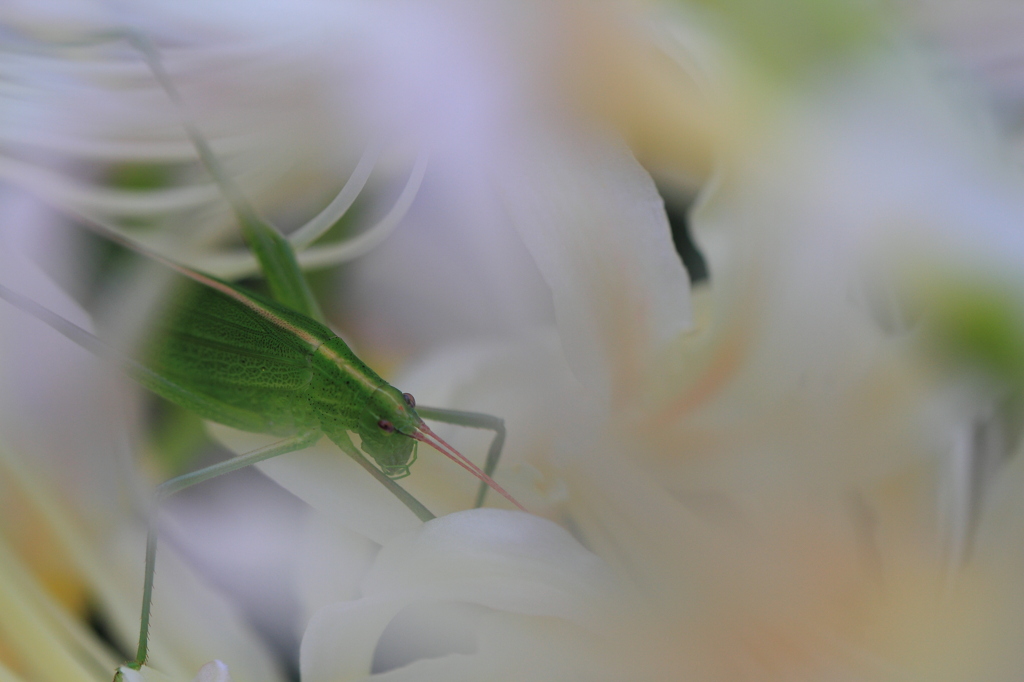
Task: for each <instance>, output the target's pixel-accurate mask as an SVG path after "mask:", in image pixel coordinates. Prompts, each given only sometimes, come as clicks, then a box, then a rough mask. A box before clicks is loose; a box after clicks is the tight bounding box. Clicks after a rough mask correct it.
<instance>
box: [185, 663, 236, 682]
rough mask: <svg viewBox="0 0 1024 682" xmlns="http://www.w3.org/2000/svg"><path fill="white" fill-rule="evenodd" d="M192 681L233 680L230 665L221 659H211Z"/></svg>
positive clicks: (225, 681) (218, 681)
mask: <svg viewBox="0 0 1024 682" xmlns="http://www.w3.org/2000/svg"><path fill="white" fill-rule="evenodd" d="M192 682H232V680H231V673H230V672H229V671H228V667H227V666H226V665H224V663H223V662H221V661H210V662H209V663H207V664H206V665H204V666H203V667H202V668H200V669H199V673H198V674H197V675H196V677H195V679H194V680H192Z"/></svg>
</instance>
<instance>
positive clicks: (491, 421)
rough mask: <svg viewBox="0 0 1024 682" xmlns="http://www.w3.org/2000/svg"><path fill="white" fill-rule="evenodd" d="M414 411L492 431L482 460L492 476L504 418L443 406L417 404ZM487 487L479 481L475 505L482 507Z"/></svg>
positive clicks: (441, 419)
mask: <svg viewBox="0 0 1024 682" xmlns="http://www.w3.org/2000/svg"><path fill="white" fill-rule="evenodd" d="M416 412H417V414H419V415H420V416H421V417H423V418H424V419H430V420H433V421H437V422H443V423H445V424H455V425H456V426H466V427H468V428H471V429H486V430H488V431H494V438H492V439H491V446H490V447H489V448H488V449H487V459H486V461H485V462H484V473H485V474H487V475H488V476H490V477H492V478H493V476H494V470H495V469H497V468H498V460H499V459H500V458H501V449H502V448H503V447H504V445H505V420H504V419H502V418H500V417H495V416H493V415H490V414H484V413H483V412H466V411H464V410H449V409H447V408H443V407H426V406H421V405H417V406H416ZM487 491H488V487H487V484H486V483H484V482H481V483H480V489H479V490H478V491H477V495H476V506H477V507H482V506H483V504H484V498H485V497H486V496H487Z"/></svg>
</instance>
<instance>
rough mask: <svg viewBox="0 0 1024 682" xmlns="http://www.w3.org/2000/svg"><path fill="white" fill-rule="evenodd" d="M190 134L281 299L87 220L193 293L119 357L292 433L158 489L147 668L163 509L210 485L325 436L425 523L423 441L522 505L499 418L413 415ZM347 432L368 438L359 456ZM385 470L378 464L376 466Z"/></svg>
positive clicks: (229, 413)
mask: <svg viewBox="0 0 1024 682" xmlns="http://www.w3.org/2000/svg"><path fill="white" fill-rule="evenodd" d="M119 37H121V38H126V39H128V40H129V41H130V42H132V43H133V44H134V45H135V46H136V47H137V48H138V49H139V50H140V52H141V53H142V54H143V55H144V57H145V58H146V60H147V62H148V63H149V66H150V68H151V69H152V71H153V73H154V75H155V76H156V78H157V80H158V81H159V82H160V84H161V86H162V87H163V88H164V90H165V91H166V92H167V94H168V95H169V96H170V99H171V100H172V101H173V103H174V105H175V106H177V107H179V109H180V108H181V102H180V98H179V96H178V94H177V92H176V90H175V88H174V86H173V83H172V82H171V81H170V79H169V77H168V76H167V74H166V73H165V72H164V70H163V67H162V65H161V63H160V61H159V58H158V56H157V54H156V51H155V49H154V48H153V47H152V46H151V45H150V44H149V43H148V41H146V40H145V39H144V38H140V37H139V36H136V35H120V36H119ZM182 122H183V125H184V127H185V129H186V132H187V134H188V136H189V138H190V139H191V140H192V142H193V144H194V146H195V147H196V149H197V151H198V153H199V157H200V159H201V160H202V161H203V163H204V164H205V165H206V167H207V169H208V170H209V171H210V173H211V175H212V176H213V178H214V181H215V182H216V183H217V184H218V185H219V186H220V187H221V188H222V190H223V191H224V194H225V196H226V197H227V199H228V201H229V203H230V204H231V206H232V208H233V210H234V212H235V215H236V217H237V219H238V221H239V223H240V224H241V226H242V231H243V236H244V237H245V239H246V242H247V243H248V245H249V247H250V249H251V250H252V251H253V253H254V254H255V255H256V257H257V260H258V262H259V263H260V265H261V267H262V269H263V272H264V274H265V276H266V279H267V281H268V283H269V285H270V289H271V291H272V293H273V298H266V297H263V296H260V295H258V294H255V293H252V292H249V291H247V290H245V289H242V288H240V287H238V286H235V285H233V284H231V283H229V282H226V281H224V280H221V279H218V278H216V277H213V276H211V275H207V274H205V273H202V272H199V271H197V270H193V269H191V268H188V267H186V266H184V265H180V264H178V263H175V262H173V261H171V260H168V259H166V258H164V257H162V256H160V255H158V254H155V253H153V252H151V251H148V250H146V249H144V248H142V247H140V246H138V245H137V244H135V243H133V242H131V241H130V240H128V239H125V238H124V237H122V236H121V235H120V234H118V233H117V232H116V231H114V230H111V229H109V228H108V227H107V226H105V225H103V224H102V223H99V222H97V221H95V220H92V221H85V223H84V224H86V225H87V226H89V227H91V228H92V229H93V230H94V231H97V232H99V233H100V234H101V235H102V236H104V237H105V238H107V239H110V240H112V241H114V242H116V243H118V244H120V245H122V246H124V247H126V248H129V249H131V250H132V251H135V252H136V253H139V254H141V255H143V256H145V257H147V258H149V259H151V260H152V261H154V262H157V263H160V264H162V265H163V266H165V267H167V268H170V269H171V270H173V271H175V272H176V273H178V274H179V275H182V276H184V278H185V284H184V286H183V291H182V292H181V295H180V297H179V298H178V299H177V302H176V303H175V304H174V305H173V306H172V307H171V308H170V311H169V313H168V314H167V315H166V316H165V319H164V320H162V321H161V322H160V323H159V325H157V329H156V330H155V333H154V335H153V339H154V341H153V342H152V343H151V344H149V347H148V348H146V349H145V350H144V351H142V352H141V353H140V354H139V355H138V356H137V357H123V356H115V359H116V361H117V362H118V363H119V364H121V365H122V366H123V367H124V368H125V369H126V371H127V372H128V373H129V374H130V375H131V376H132V377H133V378H135V379H136V380H137V381H138V382H139V383H140V384H142V385H143V386H145V387H146V388H148V389H150V390H152V391H153V392H155V393H157V394H158V395H161V396H162V397H164V398H166V399H168V400H170V401H171V402H173V403H176V404H178V405H180V406H182V407H185V408H187V409H189V410H192V411H194V412H196V413H197V414H199V415H200V416H201V417H203V418H205V419H208V420H210V421H214V422H219V423H222V424H225V425H228V426H232V427H235V428H238V429H241V430H246V431H253V432H260V433H267V434H271V435H277V436H282V437H283V438H284V440H281V441H279V442H277V443H274V444H272V445H269V446H266V447H263V448H260V449H258V450H255V451H252V452H249V453H246V454H243V455H239V456H237V457H234V458H232V459H229V460H227V461H224V462H221V463H219V464H215V465H213V466H210V467H207V468H204V469H201V470H199V471H195V472H191V473H188V474H185V475H182V476H178V477H176V478H173V479H171V480H169V481H167V482H165V483H163V484H162V485H160V486H159V487H158V489H157V493H156V499H155V502H154V505H153V509H152V511H151V519H150V531H149V535H148V538H147V546H146V569H145V581H144V589H143V603H142V616H141V628H140V634H139V642H138V649H137V652H136V657H135V659H134V660H133V661H131V662H130V663H128V664H127V665H128V667H130V668H134V669H139V668H141V667H142V665H143V664H144V663H145V661H146V658H147V653H148V630H149V619H150V607H151V603H152V593H153V577H154V567H155V558H156V543H157V532H156V522H155V518H156V511H157V505H158V504H159V502H160V501H161V500H162V499H164V498H166V497H167V496H169V495H171V494H173V493H175V492H178V491H180V490H183V489H185V488H188V487H190V486H192V485H195V484H197V483H200V482H202V481H206V480H209V479H211V478H214V477H216V476H220V475H222V474H226V473H228V472H231V471H235V470H237V469H241V468H243V467H247V466H250V465H252V464H255V463H257V462H261V461H264V460H266V459H269V458H272V457H276V456H278V455H283V454H286V453H289V452H294V451H297V450H300V449H303V448H306V447H309V446H311V445H313V444H314V443H316V442H317V441H318V440H319V439H320V438H321V437H322V436H327V437H328V438H329V439H330V440H331V441H333V442H334V443H335V444H336V445H338V447H339V448H341V450H342V451H344V452H345V453H346V454H347V455H349V456H350V457H352V458H353V459H354V460H355V461H356V462H357V463H358V464H360V466H362V467H363V468H364V469H365V470H366V471H367V472H368V473H369V474H370V475H371V476H373V477H374V478H375V479H376V480H377V481H379V482H380V483H381V484H382V485H384V486H385V487H386V488H387V489H388V490H389V491H390V492H392V493H393V494H394V495H395V496H396V497H397V498H398V499H399V500H400V501H401V502H402V503H403V504H405V505H406V506H407V507H408V508H409V509H410V511H412V512H413V513H414V514H415V515H416V516H417V517H418V518H419V519H421V520H423V521H427V520H430V519H432V518H434V515H433V514H431V512H430V511H429V510H427V509H426V508H425V507H424V506H423V505H422V504H421V503H420V502H419V501H418V500H416V499H415V498H414V497H413V496H412V495H410V494H409V493H408V492H406V491H405V490H404V489H403V488H401V487H400V486H399V485H398V484H397V483H396V482H395V479H400V478H403V477H404V476H406V475H408V474H409V467H410V465H411V464H412V462H413V461H414V460H415V456H416V446H417V444H418V443H419V442H423V443H426V444H428V445H430V446H431V447H433V448H434V449H436V450H438V451H439V452H441V453H442V454H444V455H445V456H447V457H449V458H450V459H452V460H453V461H455V462H456V463H457V464H459V465H460V466H462V467H463V468H464V469H466V470H467V471H469V472H470V473H472V474H473V475H475V476H476V477H477V478H479V479H480V480H481V487H480V491H479V493H478V495H477V506H480V505H481V504H482V503H483V500H484V495H485V492H486V490H487V487H490V488H492V489H493V490H495V491H496V492H497V493H499V494H501V495H502V496H503V497H505V498H506V499H508V500H509V501H510V502H511V503H512V504H514V505H515V506H516V507H518V508H519V509H523V507H522V505H520V504H519V503H518V502H517V501H516V500H515V499H514V498H513V497H512V496H511V495H509V494H508V493H507V492H506V491H505V490H504V489H503V488H502V487H501V486H499V485H498V484H497V483H495V482H494V481H493V479H492V478H491V474H492V473H493V471H494V469H495V467H496V466H497V461H498V458H499V456H500V452H501V447H502V445H503V442H504V435H505V431H504V424H503V422H502V420H501V419H499V418H496V417H492V416H490V415H486V414H480V413H475V412H463V411H458V410H448V409H441V408H428V407H423V406H419V407H417V406H416V404H415V401H414V399H413V397H412V396H411V395H409V394H408V393H402V392H400V391H399V390H398V389H396V388H394V387H393V386H391V385H390V384H388V383H387V382H386V381H384V380H383V379H382V378H381V377H380V376H379V375H377V374H376V373H375V372H374V371H373V370H372V369H370V368H369V367H368V366H367V365H366V364H365V363H363V362H362V361H361V360H360V359H359V358H358V357H356V355H355V354H354V353H353V352H352V351H351V350H350V349H349V347H348V346H347V345H346V344H345V342H344V341H343V340H342V339H341V338H339V337H338V336H337V335H336V334H334V333H333V332H332V331H331V330H330V329H329V328H328V327H327V326H326V325H325V324H323V323H322V322H320V321H318V320H317V319H316V318H318V317H319V312H318V308H317V306H316V304H315V302H314V301H313V299H312V295H311V293H310V290H309V288H308V287H307V285H306V283H305V279H304V277H303V275H302V273H301V271H300V270H299V267H298V264H297V262H296V258H295V255H294V252H293V251H292V248H291V246H290V245H289V243H288V242H287V241H286V240H285V239H284V238H283V237H282V236H281V235H280V234H279V233H278V232H277V231H276V229H274V228H273V227H272V226H270V225H269V224H267V223H266V222H264V221H263V220H261V219H259V218H258V217H257V216H256V214H255V212H254V211H253V210H252V208H251V207H250V206H249V204H248V202H247V201H246V200H245V198H244V197H243V195H242V194H241V192H240V191H239V190H238V189H237V188H236V187H235V186H234V184H233V183H232V182H231V181H230V179H229V178H227V177H226V176H225V175H224V174H223V173H222V172H221V170H220V168H219V165H218V164H217V161H216V158H215V157H214V155H213V152H212V150H211V149H210V148H209V146H208V144H207V143H206V141H205V140H204V138H203V137H202V136H201V134H200V133H199V132H198V130H197V129H196V127H195V126H194V125H193V124H192V123H191V122H190V121H189V120H188V119H187V117H185V116H182ZM0 298H3V299H5V300H7V301H8V302H9V303H11V304H13V305H15V306H16V307H18V308H20V309H21V310H23V311H25V312H27V313H29V314H31V315H33V316H35V317H37V318H38V319H40V320H41V321H43V322H45V323H46V324H48V325H50V326H51V327H53V328H54V329H56V330H57V331H58V332H60V333H61V334H63V335H65V336H66V337H68V338H69V339H71V340H72V341H74V342H76V343H78V344H79V345H81V346H83V347H85V348H87V349H89V350H91V351H94V352H96V353H97V354H99V355H102V356H108V357H109V356H111V355H115V354H114V351H112V350H111V349H110V347H109V346H107V345H106V344H105V343H104V342H103V341H101V340H100V339H99V338H97V337H95V336H94V335H92V334H91V333H89V332H87V331H85V330H83V329H81V328H79V327H77V326H75V325H74V324H72V323H71V322H68V321H67V320H64V319H63V318H61V317H60V316H58V315H56V314H55V313H52V312H51V311H49V310H47V309H46V308H43V307H42V306H39V305H38V304H36V303H35V302H34V301H32V300H31V299H28V298H27V297H25V296H22V295H21V294H18V293H17V292H14V291H12V290H10V289H8V288H6V287H3V286H0ZM423 418H427V419H433V420H436V421H443V422H447V423H452V424H456V425H462V426H467V427H472V428H483V429H489V430H493V431H494V432H495V436H494V438H493V440H492V442H491V446H490V449H489V451H488V454H487V460H486V463H485V466H484V469H483V470H481V469H480V468H479V467H477V466H476V465H475V464H473V463H472V462H471V461H470V460H468V459H467V458H466V457H464V456H463V455H462V454H460V453H459V452H458V451H456V450H455V449H454V448H453V447H451V446H450V445H448V444H447V443H446V442H445V441H443V440H442V439H441V438H440V437H438V436H437V435H436V434H435V433H434V432H433V431H431V430H430V428H429V427H428V426H427V425H426V424H425V423H424V422H423ZM351 434H356V435H357V436H358V437H359V441H360V442H359V446H358V447H357V446H356V444H355V443H354V442H353V439H352V437H351ZM364 455H369V457H370V458H372V459H373V460H374V462H376V465H377V466H374V464H373V463H371V462H370V461H369V460H368V459H367V457H366V456H364Z"/></svg>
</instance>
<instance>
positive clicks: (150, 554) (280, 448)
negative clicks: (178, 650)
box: [128, 431, 322, 670]
mask: <svg viewBox="0 0 1024 682" xmlns="http://www.w3.org/2000/svg"><path fill="white" fill-rule="evenodd" d="M321 435H322V434H321V433H320V432H319V431H310V432H308V433H303V434H300V435H298V436H295V437H293V438H289V439H287V440H283V441H278V442H277V443H273V444H271V445H268V446H266V447H262V448H259V449H258V450H253V451H252V452H249V453H246V454H244V455H239V456H238V457H233V458H231V459H229V460H226V461H224V462H219V463H217V464H214V465H212V466H208V467H206V468H204V469H199V470H198V471H193V472H191V473H187V474H183V475H181V476H177V477H176V478H172V479H170V480H169V481H166V482H164V483H162V484H160V486H158V487H157V489H156V494H155V495H154V497H153V504H152V506H151V508H150V511H149V531H148V533H147V535H146V569H145V570H146V573H145V578H144V581H143V588H142V619H141V620H142V623H141V627H140V629H139V647H138V649H137V650H136V654H135V660H134V661H132V662H131V663H129V664H128V667H129V668H133V669H135V670H139V669H140V668H142V666H143V665H144V664H145V663H146V657H147V656H148V655H149V619H150V612H151V607H152V604H153V575H154V571H155V569H156V541H157V536H158V523H157V517H158V514H159V510H160V503H161V502H163V500H165V499H166V498H168V497H170V496H171V495H173V494H174V493H176V492H179V491H181V490H184V489H185V488H189V487H191V486H194V485H196V484H197V483H202V482H203V481H208V480H210V479H211V478H216V477H218V476H222V475H224V474H227V473H230V472H232V471H237V470H238V469H243V468H245V467H247V466H251V465H253V464H256V463H257V462H262V461H263V460H266V459H270V458H271V457H277V456H278V455H284V454H287V453H289V452H295V451H296V450H303V449H305V448H308V447H309V446H311V445H313V444H314V443H316V442H317V441H318V440H320V437H321Z"/></svg>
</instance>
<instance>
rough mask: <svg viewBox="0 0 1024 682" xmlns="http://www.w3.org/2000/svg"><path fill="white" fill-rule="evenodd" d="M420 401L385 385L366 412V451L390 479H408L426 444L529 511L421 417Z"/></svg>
mask: <svg viewBox="0 0 1024 682" xmlns="http://www.w3.org/2000/svg"><path fill="white" fill-rule="evenodd" d="M415 408H416V400H415V399H414V398H413V397H412V395H410V394H409V393H400V392H399V391H398V389H396V388H394V387H392V386H389V385H384V386H382V387H380V388H378V389H377V390H376V391H374V393H373V395H372V396H371V397H370V401H369V404H368V405H367V409H366V410H365V411H364V417H363V420H364V423H363V429H362V433H361V435H362V439H363V441H362V442H363V450H364V451H365V452H366V453H367V454H368V455H370V456H371V457H373V459H374V461H376V462H377V465H378V466H379V467H380V468H381V471H383V472H384V474H385V475H387V476H388V477H390V478H404V477H406V476H408V475H409V467H410V466H411V465H412V463H413V462H414V461H415V459H416V444H417V443H421V442H422V443H426V444H427V445H429V446H430V447H432V448H433V449H435V450H437V451H438V452H440V453H441V454H442V455H444V456H445V457H447V458H448V459H450V460H452V461H453V462H455V463H456V464H458V465H459V466H461V467H462V468H463V469H465V470H466V471H468V472H469V473H471V474H473V475H474V476H476V477H477V478H478V479H480V480H481V481H483V482H484V483H486V484H487V485H488V486H490V488H491V489H492V490H494V492H496V493H498V494H499V495H501V496H502V497H504V498H505V499H507V500H508V501H509V502H511V503H512V504H514V505H515V506H516V507H518V508H519V509H521V510H523V511H526V509H525V508H524V507H523V505H521V504H519V502H517V501H516V499H515V498H514V497H512V496H511V495H509V494H508V493H507V492H506V491H505V489H504V488H502V487H501V486H500V485H498V484H497V483H495V482H494V480H493V479H492V478H491V477H490V476H488V475H487V474H485V473H484V472H483V471H481V469H480V467H478V466H477V465H476V464H474V463H473V462H471V461H470V460H468V459H467V458H466V457H465V456H464V455H462V454H461V453H460V452H459V451H458V450H456V449H455V448H453V447H452V446H451V445H448V443H446V442H444V441H443V440H441V437H440V436H438V435H437V434H436V433H434V432H433V431H431V430H430V427H428V426H427V425H426V424H424V423H423V420H422V419H421V418H420V416H419V415H418V414H416V409H415Z"/></svg>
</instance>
